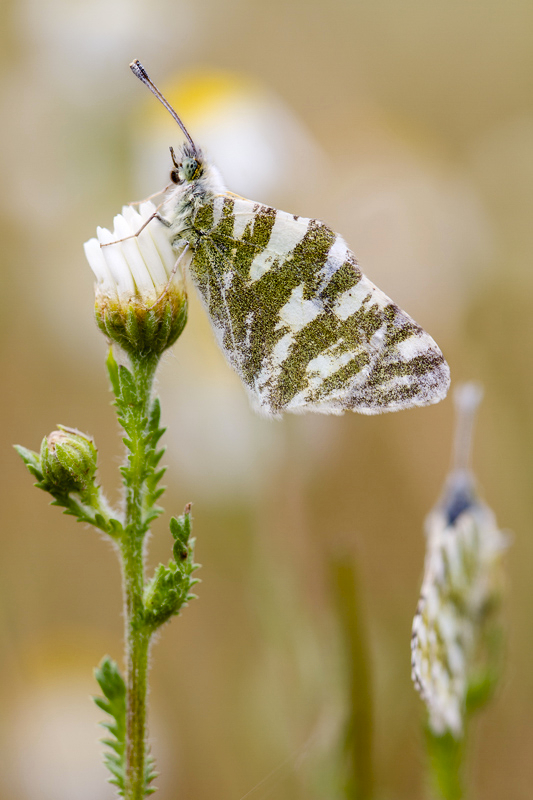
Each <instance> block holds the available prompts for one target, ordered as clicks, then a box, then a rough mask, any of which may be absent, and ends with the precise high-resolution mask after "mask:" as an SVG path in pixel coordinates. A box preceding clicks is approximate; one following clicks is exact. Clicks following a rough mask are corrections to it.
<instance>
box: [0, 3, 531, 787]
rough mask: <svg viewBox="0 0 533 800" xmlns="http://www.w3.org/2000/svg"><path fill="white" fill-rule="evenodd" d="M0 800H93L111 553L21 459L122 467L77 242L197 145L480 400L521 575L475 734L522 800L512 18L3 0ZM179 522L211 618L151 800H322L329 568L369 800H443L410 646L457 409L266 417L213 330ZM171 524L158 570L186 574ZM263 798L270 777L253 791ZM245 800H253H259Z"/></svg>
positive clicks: (199, 620) (525, 442)
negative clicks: (188, 530)
mask: <svg viewBox="0 0 533 800" xmlns="http://www.w3.org/2000/svg"><path fill="white" fill-rule="evenodd" d="M2 11H3V14H2V16H3V23H2V27H1V30H2V33H1V34H0V36H1V41H0V59H1V61H2V75H3V80H2V82H1V88H0V94H1V103H2V111H3V113H2V126H1V128H0V134H1V137H2V138H1V147H0V174H1V176H2V184H3V191H2V195H1V204H2V214H1V218H0V219H1V226H2V247H1V255H2V262H3V266H2V287H3V292H2V297H3V304H2V312H1V315H0V327H1V334H2V339H1V351H0V352H1V359H2V365H1V375H2V393H1V402H2V406H1V417H0V419H1V425H2V431H1V437H2V450H1V458H2V490H3V498H2V500H1V507H2V511H3V526H2V542H1V548H2V549H1V553H2V557H1V560H0V641H1V645H0V676H1V683H0V706H1V711H0V745H1V746H0V753H1V756H0V759H1V761H2V765H1V769H0V798H2V800H3V799H4V798H6V800H7V798H9V800H33V799H34V798H35V800H37V798H38V800H49V798H50V800H52V798H53V800H63V798H65V800H67V798H68V800H85V799H86V798H87V800H89V799H90V800H105V799H106V798H110V797H111V796H112V791H111V789H109V788H108V787H106V784H105V773H104V771H103V768H102V767H101V766H100V763H99V752H98V750H99V745H98V744H97V743H96V740H97V737H98V735H99V734H98V730H97V728H96V726H95V725H96V722H97V720H98V719H99V717H100V714H99V712H98V711H97V710H96V709H94V710H93V709H92V708H91V703H90V701H89V699H88V697H89V695H90V694H91V693H92V692H94V691H95V687H94V684H93V680H92V677H91V670H92V668H93V666H94V665H95V664H96V663H97V662H98V661H99V660H100V658H101V656H102V655H103V654H104V653H106V652H108V653H110V654H111V655H112V656H113V657H115V658H120V656H121V647H122V645H121V635H122V631H121V617H120V611H121V607H120V604H121V599H120V588H119V573H118V568H117V563H116V559H115V556H114V554H113V552H112V551H111V548H110V547H109V546H108V544H107V543H106V542H104V541H101V540H100V538H99V537H98V536H97V535H96V534H95V533H94V532H92V531H90V530H86V529H84V528H82V527H81V526H78V527H76V525H75V523H74V521H73V520H72V519H70V518H66V517H62V516H61V514H60V513H59V511H58V510H57V509H54V508H50V507H49V506H48V505H47V497H46V496H45V495H44V494H42V493H40V492H38V491H36V490H35V489H33V488H32V486H31V480H30V478H29V476H28V475H27V474H26V473H25V471H24V468H23V466H22V465H21V463H19V461H18V460H17V458H16V456H15V454H14V452H13V451H12V450H11V449H10V446H11V444H12V443H15V442H18V443H21V444H25V445H26V446H29V447H32V448H35V449H38V447H39V444H40V441H41V438H42V436H43V435H44V434H46V433H48V432H49V431H51V430H52V429H53V428H54V426H55V424H56V423H57V422H61V423H64V424H67V425H73V426H76V427H78V428H81V429H82V430H85V431H88V432H90V433H92V434H93V435H94V436H95V438H96V441H97V444H98V446H99V450H100V457H101V478H102V480H103V482H104V485H105V486H106V487H108V492H109V494H110V495H112V496H113V497H115V498H117V497H118V496H119V489H118V481H117V471H116V470H117V464H118V460H119V456H120V444H119V438H118V436H117V429H116V424H115V421H114V417H113V412H112V410H111V408H110V405H109V402H110V396H109V393H108V389H107V380H106V376H105V373H104V367H103V360H104V357H105V352H106V347H105V342H104V340H103V339H102V337H101V335H100V334H99V333H98V331H97V329H96V327H95V325H94V322H93V319H92V302H93V295H92V278H91V274H90V271H89V268H88V266H87V265H86V263H85V261H84V257H83V252H82V247H81V245H82V242H83V241H84V240H85V239H88V238H89V237H90V236H92V235H93V232H94V229H95V226H96V225H97V224H101V225H107V226H109V225H111V222H112V216H113V214H115V213H116V212H117V211H118V210H119V209H120V206H121V205H122V203H123V202H126V201H128V200H131V199H137V198H138V197H141V196H143V195H146V194H149V193H150V192H152V191H155V190H156V189H158V188H161V187H162V186H164V184H165V182H166V180H167V175H168V169H169V164H170V162H169V156H168V150H167V147H168V145H169V144H172V143H173V144H174V145H176V144H178V143H179V141H180V135H179V131H178V130H177V129H176V127H175V126H174V125H173V123H172V121H171V120H170V119H167V118H166V116H165V112H164V111H163V110H162V109H159V107H157V104H156V102H155V100H154V99H153V98H151V97H150V96H149V95H148V92H147V91H146V90H145V89H144V88H143V87H142V86H141V85H140V84H139V83H138V82H137V81H135V80H134V78H133V77H132V75H131V74H130V72H129V70H128V63H129V62H130V61H131V60H132V59H133V58H135V57H138V58H139V59H141V61H142V62H143V63H144V64H145V66H146V67H147V68H148V69H149V71H150V73H151V74H152V77H153V78H154V80H156V82H157V83H159V84H160V86H161V88H162V89H163V90H165V91H168V93H169V95H171V96H172V99H173V100H174V102H175V103H176V105H177V106H178V110H179V113H180V114H182V116H183V117H184V120H185V122H186V124H187V125H188V127H189V128H190V130H191V133H192V134H193V136H195V137H196V139H197V140H198V141H199V143H200V144H202V143H205V145H206V147H207V149H208V150H209V152H210V153H211V154H212V155H213V157H215V158H216V160H217V162H218V163H219V165H220V166H221V168H222V170H223V171H224V174H225V177H226V179H227V181H228V183H229V184H230V188H232V189H233V190H235V191H237V192H241V193H245V194H249V195H251V196H253V197H254V199H258V200H262V201H264V202H269V203H271V204H272V205H275V206H277V207H281V208H286V209H287V210H289V211H292V212H294V213H299V214H302V215H306V216H317V217H321V218H324V219H326V220H327V221H328V222H329V223H330V225H331V226H332V227H333V228H335V229H336V230H339V231H341V232H342V234H343V235H344V236H345V238H346V239H347V240H348V242H350V243H351V245H352V247H353V249H354V251H355V253H356V255H357V256H358V258H359V259H360V261H361V263H362V265H363V268H364V269H365V271H366V272H367V274H368V275H369V276H370V277H371V278H372V279H373V280H374V281H375V282H376V283H377V284H378V285H379V286H380V287H381V288H383V289H384V290H385V291H386V292H388V293H389V294H390V295H392V296H393V298H394V299H395V300H396V301H397V302H399V303H400V304H401V305H402V306H404V307H405V308H406V310H408V311H409V312H410V313H411V314H412V315H413V316H414V317H415V318H416V319H417V321H418V322H420V323H421V324H423V325H424V327H426V328H427V329H428V330H429V331H430V332H431V333H432V335H434V337H435V338H436V339H437V340H438V342H439V344H440V345H441V347H442V349H443V350H444V352H445V354H446V355H447V358H448V360H449V363H450V366H451V369H452V376H453V380H454V382H459V381H461V380H464V379H470V378H476V379H479V380H481V381H482V382H483V384H484V386H485V392H486V397H485V401H484V403H483V406H482V409H481V414H480V418H479V424H478V428H477V439H476V452H475V465H476V471H477V474H478V476H479V480H480V484H481V485H482V487H483V492H484V496H485V497H486V499H487V501H488V502H489V504H490V505H491V507H492V508H493V509H494V510H495V512H496V514H497V517H498V520H499V522H500V524H501V526H502V527H504V528H508V529H511V530H512V531H513V532H514V539H513V546H512V549H511V551H510V552H509V557H508V561H507V567H508V587H507V588H508V595H507V600H506V607H505V615H506V619H507V622H508V626H507V627H508V654H507V665H506V670H505V676H504V678H503V681H502V685H501V689H500V692H499V695H498V697H497V699H496V701H495V702H494V703H493V704H492V705H491V706H490V708H489V709H488V710H487V711H486V712H485V713H483V714H482V715H481V716H480V718H479V720H478V722H477V724H476V726H475V729H474V730H473V742H472V745H473V746H472V748H471V778H472V783H473V786H474V791H473V793H472V796H473V797H479V798H483V800H500V798H503V797H512V798H513V800H526V798H530V797H531V786H532V785H533V760H532V759H531V752H532V748H533V708H532V699H533V648H532V645H531V637H532V625H531V619H532V608H533V606H532V600H531V575H532V570H533V540H532V535H531V534H532V531H531V527H532V526H531V517H532V515H531V512H532V497H533V495H532V491H531V475H532V470H533V455H532V454H533V441H532V440H533V421H532V420H533V418H532V414H531V406H532V402H533V381H532V377H531V375H532V371H531V365H532V356H533V344H532V341H533V340H532V333H533V330H532V328H533V315H532V313H531V290H532V286H533V279H532V277H531V274H532V270H531V264H532V256H533V235H532V231H533V226H532V223H531V220H532V214H533V108H532V105H531V91H532V89H533V64H532V55H531V54H532V52H533V48H532V44H533V42H532V39H533V36H532V30H533V6H532V5H531V3H530V2H524V1H523V0H510V2H507V3H503V2H496V0H484V2H480V1H479V0H474V2H469V3H465V2H460V1H459V0H450V1H449V2H446V3H444V2H434V3H428V2H425V0H405V2H403V3H396V2H392V0H374V1H373V2H354V0H330V2H327V3H326V2H313V1H311V2H306V3H304V2H301V0H296V1H295V2H291V3H283V2H279V0H278V1H276V0H274V2H270V3H260V2H258V0H248V2H239V1H238V0H226V2H224V3H217V2H216V1H215V0H195V2H187V1H186V0H172V2H166V1H165V0H154V2H151V3H148V2H141V1H140V0H105V2H104V0H87V2H83V3H81V2H79V3H78V2H73V0H17V1H16V2H9V0H4V4H3V8H2ZM159 388H160V393H161V395H162V401H163V415H164V420H165V423H166V424H167V425H168V434H167V439H166V442H167V445H168V452H167V457H166V460H167V463H168V464H169V471H168V487H169V488H168V492H167V494H166V496H165V500H166V508H167V509H168V510H169V511H172V512H173V513H177V512H179V511H180V510H181V508H182V507H183V505H184V504H185V502H187V501H193V502H194V515H195V532H196V534H197V536H198V547H197V555H198V560H199V561H200V562H201V563H202V564H203V565H204V566H203V569H202V572H201V577H202V580H203V583H202V584H201V585H200V587H199V595H200V599H199V600H198V601H196V602H195V603H194V604H193V605H192V606H191V607H190V608H188V609H187V610H186V611H185V613H184V615H183V617H182V618H181V619H179V620H174V621H173V623H172V624H171V625H170V626H169V627H168V628H166V629H165V630H164V631H163V632H162V635H161V637H160V641H159V643H158V644H157V645H156V647H155V649H154V652H153V668H152V672H151V680H152V692H151V700H152V709H151V721H152V725H151V732H152V741H153V748H154V752H155V754H156V756H157V757H158V764H159V767H160V769H161V772H162V776H161V778H160V779H159V781H158V785H159V786H160V791H159V794H158V796H159V797H160V798H161V800H174V798H183V799H185V798H195V800H202V799H203V798H205V799H206V800H207V798H209V799H210V798H213V797H217V798H218V800H241V798H243V797H244V796H246V797H247V798H249V800H260V798H261V800H262V798H266V797H269V796H272V797H276V798H277V800H285V798H287V800H288V798H291V800H294V798H299V799H301V800H308V798H316V800H325V799H326V798H328V800H329V798H330V797H333V790H332V788H331V787H332V784H331V776H330V773H329V770H330V769H331V764H332V763H333V760H332V754H333V753H334V750H335V743H336V740H337V737H339V736H340V735H341V730H342V728H341V726H342V720H343V715H344V714H345V711H346V702H347V701H346V694H345V687H344V680H343V667H342V663H343V662H342V642H341V640H340V635H339V631H338V627H337V622H336V613H335V609H334V607H333V600H332V594H331V585H330V569H329V562H330V560H331V559H332V558H333V557H334V556H335V554H338V553H339V552H340V553H342V554H344V557H346V558H350V559H353V560H354V563H355V562H357V569H358V574H359V577H360V584H361V586H360V588H361V594H362V602H363V609H364V614H365V625H366V629H367V631H368V640H369V647H370V650H371V658H372V682H373V689H374V694H375V698H374V699H375V735H374V743H375V773H376V784H377V796H378V797H379V798H383V799H385V798H391V799H392V798H394V799H395V800H418V798H422V797H423V796H424V783H423V770H422V764H423V753H422V741H421V733H420V722H421V720H422V718H423V714H422V711H423V709H422V706H421V703H420V701H419V699H418V697H417V696H416V694H415V692H414V690H413V688H412V686H411V683H410V677H409V636H410V625H411V619H412V614H413V611H414V608H415V605H416V600H417V593H418V588H419V582H420V577H421V570H422V564H423V552H424V541H423V535H422V525H423V520H424V517H425V515H426V514H427V512H428V511H429V509H430V508H431V506H432V504H433V503H434V502H435V500H436V498H437V497H438V494H439V491H440V487H441V484H442V481H443V479H444V477H445V474H446V471H447V469H448V465H449V453H450V448H451V435H452V403H451V399H448V400H446V401H445V402H443V403H442V404H441V405H440V406H436V407H433V408H429V409H422V410H415V411H408V412H403V413H401V414H395V415H389V416H385V417H382V418H367V417H362V416H357V415H353V414H347V415H346V416H345V417H343V418H318V417H314V418H313V417H298V418H289V419H286V420H284V421H282V422H268V421H265V420H261V419H258V418H256V417H255V416H254V415H253V414H252V412H251V411H250V410H249V407H248V403H247V399H246V397H245V394H244V391H243V390H242V388H241V387H240V385H239V383H238V381H237V380H236V379H235V378H234V376H233V375H232V374H231V373H230V371H229V369H228V368H227V367H226V366H225V364H224V362H223V359H222V357H221V355H220V354H219V353H218V352H217V350H216V348H215V346H214V344H213V342H212V338H211V334H210V331H209V328H208V324H207V322H206V320H205V318H204V317H203V312H202V311H201V309H200V308H199V307H198V305H195V304H193V306H192V309H191V319H190V323H189V325H188V327H187V330H186V332H185V334H184V335H183V337H182V339H181V340H180V342H179V344H178V345H177V346H176V347H175V348H174V349H173V351H172V353H170V354H169V355H168V357H167V358H166V360H165V363H164V364H163V366H162V368H161V372H160V385H159ZM169 552H170V537H169V534H168V531H167V527H166V522H165V521H159V523H158V524H157V525H156V526H155V529H154V536H153V540H152V544H151V553H150V562H151V564H154V563H157V561H158V560H159V559H166V558H167V557H168V555H169ZM272 770H275V772H274V774H273V775H271V776H270V778H268V780H267V781H266V782H265V783H261V784H260V785H259V786H257V784H259V783H260V782H261V781H262V780H263V778H265V776H267V775H269V774H270V773H271V772H272ZM253 787H256V788H255V790H254V791H252V792H251V793H250V794H246V793H247V792H249V791H250V790H251V789H252V788H253Z"/></svg>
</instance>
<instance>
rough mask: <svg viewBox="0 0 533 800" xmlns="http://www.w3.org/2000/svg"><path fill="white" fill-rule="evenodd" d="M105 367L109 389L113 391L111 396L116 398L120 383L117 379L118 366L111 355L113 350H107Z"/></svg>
mask: <svg viewBox="0 0 533 800" xmlns="http://www.w3.org/2000/svg"><path fill="white" fill-rule="evenodd" d="M106 367H107V372H108V374H109V380H110V381H111V388H112V389H113V394H114V395H115V397H118V396H119V394H120V381H119V379H118V364H117V362H116V361H115V356H114V355H113V348H112V347H110V348H109V353H108V354H107V359H106Z"/></svg>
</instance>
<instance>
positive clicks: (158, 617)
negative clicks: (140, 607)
mask: <svg viewBox="0 0 533 800" xmlns="http://www.w3.org/2000/svg"><path fill="white" fill-rule="evenodd" d="M170 530H171V532H172V535H173V537H174V539H175V542H174V547H173V553H174V555H175V558H176V560H175V561H172V560H171V561H169V563H168V565H166V566H165V565H164V564H159V566H158V567H157V569H156V571H155V573H154V576H153V578H152V580H151V581H150V582H149V583H148V584H147V585H146V587H145V590H144V607H145V622H146V624H147V625H149V626H150V627H151V628H152V629H153V630H155V629H156V628H158V627H159V626H160V625H163V623H165V622H167V621H168V620H169V619H170V618H171V617H172V616H175V615H176V614H179V613H180V611H181V609H182V608H183V606H184V605H186V604H187V603H188V602H189V600H192V599H194V598H195V597H196V595H195V594H193V593H192V592H191V589H192V587H193V586H194V585H195V584H197V583H199V582H200V581H199V579H198V578H193V573H194V572H195V571H196V570H197V569H198V568H199V566H200V565H199V564H195V562H194V539H193V538H191V536H190V534H191V513H190V504H189V505H187V506H186V507H185V513H184V514H183V515H182V516H180V517H178V518H176V517H172V519H171V520H170Z"/></svg>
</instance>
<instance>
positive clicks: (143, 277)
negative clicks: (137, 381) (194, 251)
mask: <svg viewBox="0 0 533 800" xmlns="http://www.w3.org/2000/svg"><path fill="white" fill-rule="evenodd" d="M154 213H155V206H154V205H153V203H150V202H147V203H143V204H142V205H141V207H140V213H137V212H136V211H134V209H133V208H132V207H131V206H124V208H123V209H122V214H118V215H117V216H116V217H115V220H114V230H113V232H112V233H111V232H110V231H108V230H106V229H105V228H98V229H97V236H98V238H96V239H90V240H89V241H88V242H86V243H85V245H84V247H85V255H86V256H87V260H88V262H89V265H90V267H91V269H92V270H93V272H94V274H95V276H96V281H97V282H96V290H95V292H96V302H95V313H96V322H97V323H98V327H99V328H100V330H101V331H102V332H103V333H105V335H106V336H107V337H108V338H109V339H111V340H112V341H114V342H116V343H117V344H118V345H120V347H122V348H123V349H124V350H126V352H128V353H133V354H143V355H144V354H149V353H153V354H155V355H160V354H161V353H162V352H163V351H164V350H166V348H167V347H170V346H171V345H172V344H174V342H175V341H176V339H177V338H178V336H179V335H180V334H181V332H182V331H183V328H184V327H185V323H186V321H187V295H186V292H185V286H184V283H183V277H182V272H181V268H182V267H183V263H181V262H183V261H184V259H185V258H186V257H187V252H185V251H183V253H182V256H183V258H181V257H180V259H181V262H180V259H178V262H176V254H175V253H174V251H173V249H172V246H171V244H170V241H169V238H168V234H167V230H166V228H165V227H164V226H163V225H162V224H161V222H159V220H157V219H150V218H151V217H152V216H153V214H154ZM149 219H150V221H149V223H148V224H147V225H146V227H145V228H144V229H143V230H142V232H141V233H140V234H139V235H136V234H137V233H138V231H139V229H140V228H141V227H142V225H143V223H145V222H146V221H147V220H149Z"/></svg>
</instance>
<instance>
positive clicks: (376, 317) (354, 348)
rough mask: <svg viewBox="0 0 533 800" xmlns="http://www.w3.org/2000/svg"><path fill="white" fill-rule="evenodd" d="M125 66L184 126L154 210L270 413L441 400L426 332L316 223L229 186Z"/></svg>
mask: <svg viewBox="0 0 533 800" xmlns="http://www.w3.org/2000/svg"><path fill="white" fill-rule="evenodd" d="M130 67H131V69H132V71H133V73H134V74H135V75H136V76H137V77H138V78H139V79H140V80H141V81H142V82H143V83H144V84H145V85H146V86H148V88H149V89H150V90H151V91H152V93H153V94H154V95H155V96H156V97H157V98H158V100H159V101H160V102H161V103H162V104H163V105H164V106H165V108H166V109H167V110H168V111H169V112H170V114H171V115H172V116H173V118H174V119H175V121H176V122H177V123H178V125H179V127H180V128H181V130H182V132H183V134H184V136H185V139H186V141H185V143H184V144H183V145H182V146H181V148H180V149H179V150H178V152H177V153H175V152H174V150H173V148H170V152H171V156H172V162H173V166H172V170H171V173H170V179H171V182H172V183H171V185H170V188H169V189H168V190H167V194H166V197H165V200H164V202H163V203H162V204H161V213H157V214H154V216H156V217H157V218H158V219H159V220H160V222H162V223H163V224H164V225H165V226H166V228H167V232H168V236H169V240H170V243H171V245H172V247H173V248H174V250H175V252H176V253H177V254H178V256H179V258H178V261H179V262H180V265H181V267H183V266H187V267H188V271H189V273H190V276H191V278H192V281H193V282H194V285H195V286H196V289H197V290H198V293H199V295H200V298H201V300H202V303H203V305H204V307H205V309H206V311H207V314H208V316H209V319H210V321H211V324H212V327H213V330H214V332H215V336H216V339H217V341H218V343H219V345H220V347H221V348H222V350H223V352H224V354H225V356H226V358H227V360H228V362H229V364H230V365H231V366H232V367H233V369H234V370H235V371H236V372H237V374H238V375H239V376H240V378H241V379H242V381H243V383H244V385H245V387H246V388H247V390H248V392H249V395H250V398H251V401H252V405H253V406H254V407H255V409H256V410H258V411H259V412H260V413H262V414H265V415H267V416H279V415H281V414H282V413H283V412H286V411H290V412H305V411H314V412H319V413H325V414H341V413H343V412H344V411H345V410H347V409H350V410H352V411H357V412H360V413H362V414H378V413H381V412H384V411H397V410H399V409H403V408H410V407H413V406H425V405H429V404H431V403H436V402H438V401H439V400H442V399H443V398H444V397H445V395H446V392H447V390H448V386H449V382H450V375H449V368H448V365H447V363H446V361H445V360H444V358H443V355H442V353H441V351H440V350H439V348H438V346H437V345H436V343H435V342H434V341H433V339H432V338H431V337H430V336H429V335H428V334H427V333H426V332H425V331H424V330H423V329H422V328H421V327H420V326H419V325H417V323H416V322H414V320H413V319H411V317H410V316H409V315H408V314H406V313H405V311H402V310H401V309H400V308H399V307H398V306H397V305H395V303H393V302H392V300H390V298H389V297H387V295H386V294H384V293H383V292H382V291H381V290H380V289H378V288H377V287H376V286H375V285H374V284H373V283H372V282H371V281H370V280H368V278H367V277H366V276H365V275H364V274H363V273H362V272H361V270H360V268H359V266H358V264H357V261H356V259H355V256H354V255H353V253H352V252H351V250H350V249H349V248H348V246H347V245H346V243H345V242H344V240H343V239H342V237H341V236H339V234H337V233H335V232H334V231H332V230H331V229H330V228H329V227H328V226H327V225H325V224H324V223H323V222H320V221H319V220H316V219H307V218H305V217H299V216H297V215H293V214H289V213H286V212H285V211H279V210H277V209H275V208H270V207H269V206H266V205H263V204H262V203H258V202H254V201H252V200H247V199H245V198H242V197H239V196H238V195H235V194H233V193H232V192H230V191H228V190H227V189H226V187H225V186H224V183H223V181H222V178H221V176H220V174H219V172H218V170H217V169H216V167H215V166H214V165H213V164H211V163H210V162H209V161H208V160H207V159H206V158H205V157H204V156H203V154H202V152H201V150H200V149H199V148H198V147H197V146H196V144H195V143H194V142H193V140H192V138H191V136H190V135H189V133H188V131H187V129H186V128H185V126H184V125H183V123H182V121H181V119H180V118H179V117H178V115H177V114H176V112H175V111H174V109H173V108H172V106H171V105H170V104H169V103H168V102H167V100H166V99H165V98H164V96H163V95H162V94H161V92H160V91H159V90H158V89H157V87H156V86H155V84H154V83H152V81H151V80H150V78H149V77H148V75H147V73H146V70H145V69H144V67H143V66H142V65H141V64H140V62H139V61H137V60H136V61H133V62H132V64H130Z"/></svg>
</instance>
